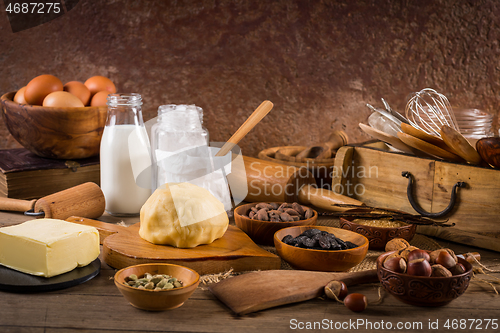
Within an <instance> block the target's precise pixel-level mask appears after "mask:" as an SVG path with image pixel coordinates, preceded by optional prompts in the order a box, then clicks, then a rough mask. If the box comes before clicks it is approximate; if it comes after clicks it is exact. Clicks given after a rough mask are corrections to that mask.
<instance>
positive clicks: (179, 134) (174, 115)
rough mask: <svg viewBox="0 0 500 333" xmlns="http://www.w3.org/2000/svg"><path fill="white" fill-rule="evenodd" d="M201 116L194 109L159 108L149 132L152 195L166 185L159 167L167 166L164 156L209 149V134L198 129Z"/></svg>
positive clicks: (199, 109) (170, 105)
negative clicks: (195, 149)
mask: <svg viewBox="0 0 500 333" xmlns="http://www.w3.org/2000/svg"><path fill="white" fill-rule="evenodd" d="M202 112H203V111H202V110H201V108H200V107H197V106H195V105H174V104H169V105H161V106H160V107H159V108H158V117H157V122H156V124H154V125H153V127H152V128H151V141H152V144H151V145H152V147H151V148H152V154H153V168H152V184H153V185H152V189H153V191H154V190H155V189H157V188H158V187H160V186H162V185H164V184H165V183H166V182H167V181H168V179H166V178H167V177H166V176H165V173H164V172H163V170H162V164H164V163H168V157H165V156H166V155H168V154H171V153H172V154H174V153H175V152H179V151H182V150H185V149H189V148H191V147H200V146H208V142H207V141H208V131H207V130H206V129H204V128H203V127H202V125H201V117H203V116H202V115H203V113H202ZM165 154H166V155H165Z"/></svg>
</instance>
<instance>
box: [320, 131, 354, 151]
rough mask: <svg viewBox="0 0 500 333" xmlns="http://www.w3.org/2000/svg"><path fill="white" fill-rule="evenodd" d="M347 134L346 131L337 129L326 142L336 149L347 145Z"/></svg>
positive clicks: (332, 148)
mask: <svg viewBox="0 0 500 333" xmlns="http://www.w3.org/2000/svg"><path fill="white" fill-rule="evenodd" d="M348 140H349V139H348V137H347V134H346V133H345V132H344V131H335V132H333V133H332V134H330V136H329V137H328V140H327V141H326V142H325V144H326V145H327V146H328V147H329V148H330V149H331V150H336V149H339V148H340V147H342V146H345V145H347V142H348Z"/></svg>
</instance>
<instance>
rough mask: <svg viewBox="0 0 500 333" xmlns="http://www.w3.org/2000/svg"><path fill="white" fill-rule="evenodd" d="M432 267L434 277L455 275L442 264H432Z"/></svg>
mask: <svg viewBox="0 0 500 333" xmlns="http://www.w3.org/2000/svg"><path fill="white" fill-rule="evenodd" d="M431 268H432V273H431V276H432V277H451V276H452V275H453V274H451V272H450V271H449V270H447V269H446V268H444V267H443V266H442V265H440V264H435V265H432V266H431Z"/></svg>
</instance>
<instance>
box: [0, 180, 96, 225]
mask: <svg viewBox="0 0 500 333" xmlns="http://www.w3.org/2000/svg"><path fill="white" fill-rule="evenodd" d="M104 207H105V201H104V195H103V193H102V191H101V188H100V187H99V186H98V185H97V184H95V183H91V182H88V183H84V184H81V185H77V186H74V187H71V188H69V189H67V190H64V191H60V192H57V193H54V194H51V195H48V196H45V197H43V198H40V199H38V200H36V199H35V200H31V201H30V200H20V199H12V198H0V210H9V211H17V212H29V213H28V214H27V215H32V216H37V217H46V218H53V219H61V220H64V219H67V218H68V217H70V216H73V215H76V216H82V217H86V218H90V219H95V218H98V217H99V216H101V215H102V214H103V213H104ZM36 213H40V214H36Z"/></svg>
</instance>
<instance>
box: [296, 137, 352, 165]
mask: <svg viewBox="0 0 500 333" xmlns="http://www.w3.org/2000/svg"><path fill="white" fill-rule="evenodd" d="M347 141H348V137H347V134H346V133H345V132H344V131H335V132H333V133H332V134H331V135H330V136H329V137H328V140H327V141H326V142H325V143H322V144H320V145H316V146H311V147H308V148H306V149H304V150H303V151H301V152H300V153H298V154H297V155H296V156H295V159H296V160H298V159H303V158H314V159H325V158H330V157H332V150H336V149H338V148H340V147H342V146H345V145H346V144H347Z"/></svg>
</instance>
